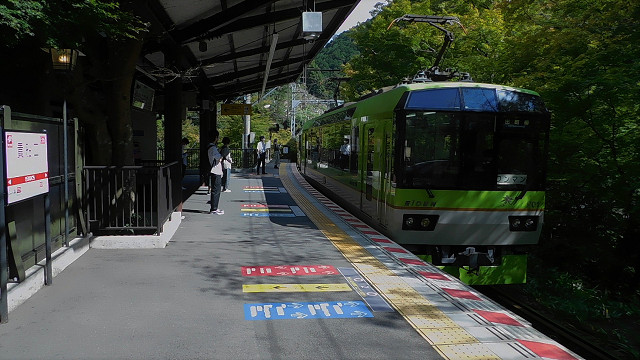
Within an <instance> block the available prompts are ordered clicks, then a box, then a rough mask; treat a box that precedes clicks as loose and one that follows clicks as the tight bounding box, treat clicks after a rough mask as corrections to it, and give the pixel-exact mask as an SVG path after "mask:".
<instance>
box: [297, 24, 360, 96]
mask: <svg viewBox="0 0 640 360" xmlns="http://www.w3.org/2000/svg"><path fill="white" fill-rule="evenodd" d="M349 33H350V32H349V31H345V32H343V33H341V34H340V35H338V36H336V37H335V38H334V39H333V40H331V42H330V43H328V44H327V45H326V46H325V47H324V49H322V51H320V53H319V54H318V56H316V58H315V59H314V60H313V61H312V62H311V66H310V67H309V68H310V69H312V70H313V71H309V78H308V80H307V88H308V90H309V93H310V94H312V95H313V96H315V97H318V98H321V99H333V97H334V92H335V90H336V87H337V86H338V81H337V80H335V78H338V77H344V72H343V71H342V67H343V66H344V64H346V63H347V62H348V61H349V60H351V58H353V57H354V56H356V55H358V49H357V48H356V45H355V43H354V42H353V39H352V38H351V37H350V36H349ZM315 69H317V70H319V71H317V70H315ZM327 70H335V71H327Z"/></svg>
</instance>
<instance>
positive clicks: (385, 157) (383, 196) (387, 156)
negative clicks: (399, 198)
mask: <svg viewBox="0 0 640 360" xmlns="http://www.w3.org/2000/svg"><path fill="white" fill-rule="evenodd" d="M384 130H385V131H384V134H383V136H382V139H383V141H382V149H381V151H380V154H382V155H381V162H380V164H381V169H380V201H378V204H379V207H378V214H379V217H380V224H382V226H385V227H386V226H388V223H387V221H388V219H389V217H388V216H387V211H388V210H389V206H388V200H389V199H390V194H389V192H390V191H391V177H392V174H391V169H392V166H393V161H392V160H393V154H392V149H393V147H392V146H393V145H392V142H391V135H392V133H391V132H390V131H387V129H384Z"/></svg>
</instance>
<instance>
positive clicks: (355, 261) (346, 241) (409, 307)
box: [280, 165, 500, 360]
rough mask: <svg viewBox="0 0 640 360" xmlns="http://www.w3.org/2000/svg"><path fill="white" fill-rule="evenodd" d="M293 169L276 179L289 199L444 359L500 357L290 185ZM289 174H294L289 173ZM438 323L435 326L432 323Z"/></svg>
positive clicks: (492, 359)
mask: <svg viewBox="0 0 640 360" xmlns="http://www.w3.org/2000/svg"><path fill="white" fill-rule="evenodd" d="M289 170H291V172H294V171H297V169H294V165H289V166H282V167H280V180H281V181H282V183H283V185H284V187H285V189H286V190H287V192H289V194H290V195H291V197H292V198H293V200H294V201H295V202H296V203H297V204H298V206H300V208H302V209H303V211H304V212H305V213H306V214H307V216H308V217H309V219H311V221H313V223H314V224H315V225H316V226H317V227H318V228H319V229H320V231H322V233H323V234H324V235H325V236H326V237H327V238H328V239H329V240H330V241H331V242H332V243H333V245H334V246H335V247H336V248H337V249H338V250H339V251H340V252H341V253H342V255H343V256H344V257H345V258H346V259H347V260H348V261H349V262H351V263H352V265H353V267H354V268H356V269H357V270H358V271H359V272H360V274H361V275H362V276H363V277H364V278H366V279H367V280H368V282H369V284H371V286H373V287H374V288H376V290H377V291H378V293H380V294H381V295H382V296H383V297H385V298H386V299H387V301H388V302H389V303H390V304H391V305H392V306H393V307H394V308H395V309H396V310H397V311H398V312H399V313H400V314H402V315H403V317H404V318H405V319H406V320H407V321H408V322H409V324H410V325H411V326H412V327H413V328H414V329H415V330H416V331H417V332H418V333H419V334H420V335H421V336H422V337H423V338H424V339H425V340H427V341H428V342H429V344H431V345H432V346H433V347H434V349H435V350H436V351H437V352H438V353H439V354H440V355H441V356H442V357H443V358H445V359H460V358H464V359H484V360H500V358H499V357H498V356H496V354H495V353H493V352H492V351H491V350H489V348H488V347H487V346H486V345H484V344H482V343H480V342H479V341H478V340H477V339H476V338H475V337H474V336H472V335H471V334H469V333H468V332H467V331H466V330H465V329H464V328H462V327H460V326H459V325H458V324H456V323H455V322H453V321H452V320H451V319H450V318H449V317H448V316H447V315H446V314H445V313H443V312H442V311H441V310H440V309H438V308H437V307H436V306H435V305H434V304H432V303H431V302H430V301H429V300H427V299H425V298H424V297H423V296H422V295H420V293H418V292H417V291H416V290H415V289H413V288H412V287H411V286H409V285H407V283H406V282H405V281H404V280H402V279H401V278H399V277H398V276H396V275H395V274H394V273H393V272H392V271H391V270H389V269H388V268H387V267H386V266H385V265H384V264H383V263H381V262H380V261H379V260H378V259H376V258H375V257H374V256H372V255H371V254H370V253H369V252H368V251H367V250H365V249H364V248H363V247H362V246H360V244H358V243H357V242H356V241H355V240H353V238H351V236H349V235H348V234H347V233H345V232H344V231H343V230H342V229H340V228H339V227H338V226H337V225H336V224H335V223H334V222H333V221H331V220H329V218H327V217H326V216H325V215H324V214H323V213H322V211H320V209H318V208H316V207H315V206H314V205H313V204H312V203H311V202H310V201H309V200H308V199H307V198H306V197H305V196H304V195H303V194H302V193H301V192H300V191H299V190H298V188H297V187H296V186H295V185H294V184H293V182H292V180H291V179H290V178H289V176H288V173H289ZM291 176H294V174H293V173H292V174H291ZM436 325H438V326H436Z"/></svg>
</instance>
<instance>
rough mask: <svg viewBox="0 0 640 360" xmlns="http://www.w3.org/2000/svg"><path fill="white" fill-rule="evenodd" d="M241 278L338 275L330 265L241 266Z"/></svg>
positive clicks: (336, 270)
mask: <svg viewBox="0 0 640 360" xmlns="http://www.w3.org/2000/svg"><path fill="white" fill-rule="evenodd" d="M241 270H242V276H293V275H340V272H339V271H338V269H336V268H335V267H334V266H332V265H271V266H243V267H242V269H241Z"/></svg>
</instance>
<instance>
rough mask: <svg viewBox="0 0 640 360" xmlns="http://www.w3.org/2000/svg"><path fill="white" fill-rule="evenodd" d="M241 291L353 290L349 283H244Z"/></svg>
mask: <svg viewBox="0 0 640 360" xmlns="http://www.w3.org/2000/svg"><path fill="white" fill-rule="evenodd" d="M242 291H243V292H248V293H255V292H324V291H353V289H352V288H351V286H349V284H245V285H242Z"/></svg>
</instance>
